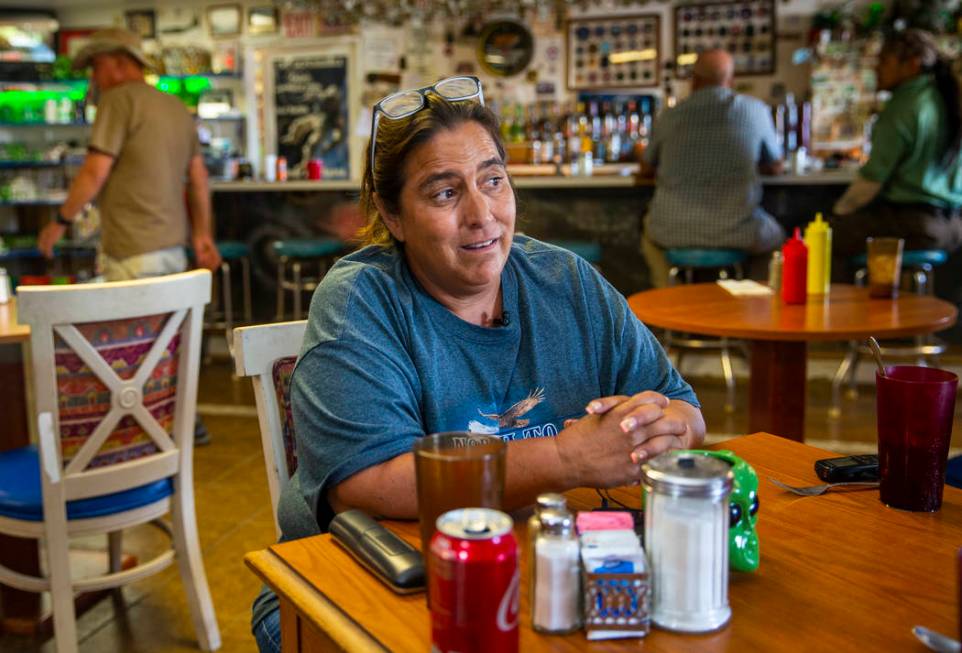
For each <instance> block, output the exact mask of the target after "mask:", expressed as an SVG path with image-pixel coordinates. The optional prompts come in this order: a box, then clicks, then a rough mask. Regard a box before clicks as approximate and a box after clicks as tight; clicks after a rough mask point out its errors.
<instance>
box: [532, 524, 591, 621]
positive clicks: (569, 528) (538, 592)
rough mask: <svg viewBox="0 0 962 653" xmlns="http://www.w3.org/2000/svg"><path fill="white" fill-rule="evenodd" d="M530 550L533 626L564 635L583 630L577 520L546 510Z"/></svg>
mask: <svg viewBox="0 0 962 653" xmlns="http://www.w3.org/2000/svg"><path fill="white" fill-rule="evenodd" d="M539 518H540V521H541V527H540V528H539V530H538V534H537V536H536V537H535V539H534V543H533V546H532V549H531V558H532V565H531V579H532V583H531V595H530V596H531V626H532V627H533V628H534V629H535V630H536V631H538V632H539V633H548V634H556V635H561V634H564V633H570V632H572V631H574V630H577V629H578V628H580V627H581V569H580V548H579V545H578V538H577V536H576V535H575V531H574V518H573V517H572V515H571V513H570V512H568V511H567V510H565V509H563V508H562V509H556V508H545V509H544V510H542V511H541V512H540V513H539Z"/></svg>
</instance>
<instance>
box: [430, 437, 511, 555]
mask: <svg viewBox="0 0 962 653" xmlns="http://www.w3.org/2000/svg"><path fill="white" fill-rule="evenodd" d="M506 450H507V445H505V443H504V441H503V440H502V439H501V438H498V437H494V436H490V435H478V434H474V433H459V432H452V433H436V434H434V435H426V436H424V437H423V438H420V439H418V440H417V441H415V443H414V464H415V470H416V473H417V487H418V519H419V520H420V522H421V550H422V551H425V552H426V551H427V549H428V543H429V542H430V540H431V536H432V535H434V530H435V522H437V520H438V517H440V516H441V514H443V513H445V512H447V511H448V510H454V509H455V508H494V509H496V510H500V509H501V497H502V496H503V495H504V460H505V453H506Z"/></svg>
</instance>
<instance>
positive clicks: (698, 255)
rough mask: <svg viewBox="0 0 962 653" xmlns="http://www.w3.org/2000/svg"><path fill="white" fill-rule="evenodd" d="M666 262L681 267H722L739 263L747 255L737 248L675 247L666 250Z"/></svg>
mask: <svg viewBox="0 0 962 653" xmlns="http://www.w3.org/2000/svg"><path fill="white" fill-rule="evenodd" d="M666 255H667V257H668V262H669V263H671V264H672V265H676V266H678V267H683V268H723V267H725V266H728V265H734V264H735V263H741V262H742V261H744V260H745V259H746V258H747V257H748V255H747V254H746V253H745V252H743V251H741V250H739V249H697V248H688V247H686V248H676V249H669V250H668V251H667V252H666Z"/></svg>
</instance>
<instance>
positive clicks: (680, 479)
mask: <svg viewBox="0 0 962 653" xmlns="http://www.w3.org/2000/svg"><path fill="white" fill-rule="evenodd" d="M641 475H642V482H643V483H644V484H645V485H646V486H648V487H650V488H651V489H652V490H654V491H655V492H657V493H659V494H666V495H669V496H675V497H701V498H711V499H717V498H721V497H724V496H726V495H728V494H729V493H730V492H731V489H732V483H733V481H734V476H733V474H732V470H731V466H730V465H729V464H728V463H726V462H724V461H722V460H718V459H717V458H712V457H710V456H705V455H703V454H698V453H693V452H691V451H685V450H680V451H668V452H666V453H663V454H661V455H660V456H658V457H656V458H653V459H652V460H650V461H649V462H647V463H645V464H644V465H643V466H642V468H641Z"/></svg>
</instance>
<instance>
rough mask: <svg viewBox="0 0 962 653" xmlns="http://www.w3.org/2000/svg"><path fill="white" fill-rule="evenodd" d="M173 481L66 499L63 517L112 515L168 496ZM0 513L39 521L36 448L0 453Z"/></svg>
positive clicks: (39, 501)
mask: <svg viewBox="0 0 962 653" xmlns="http://www.w3.org/2000/svg"><path fill="white" fill-rule="evenodd" d="M173 492H174V486H173V483H171V481H170V479H169V478H164V479H161V480H159V481H154V482H153V483H148V484H147V485H141V486H140V487H136V488H133V489H130V490H124V491H123V492H115V493H114V494H105V495H103V496H99V497H88V498H86V499H77V500H76V501H68V502H67V519H86V518H88V517H102V516H104V515H113V514H116V513H118V512H123V511H125V510H131V509H133V508H139V507H141V506H146V505H148V504H151V503H153V502H154V501H159V500H161V499H163V498H164V497H169V496H170V495H171V494H173ZM0 515H3V516H4V517H10V518H11V519H23V520H26V521H43V493H42V491H41V489H40V455H39V454H38V452H37V449H36V447H33V446H29V447H21V448H19V449H10V450H8V451H4V452H2V453H0Z"/></svg>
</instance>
